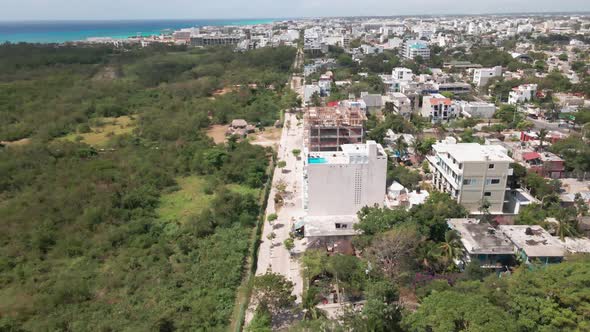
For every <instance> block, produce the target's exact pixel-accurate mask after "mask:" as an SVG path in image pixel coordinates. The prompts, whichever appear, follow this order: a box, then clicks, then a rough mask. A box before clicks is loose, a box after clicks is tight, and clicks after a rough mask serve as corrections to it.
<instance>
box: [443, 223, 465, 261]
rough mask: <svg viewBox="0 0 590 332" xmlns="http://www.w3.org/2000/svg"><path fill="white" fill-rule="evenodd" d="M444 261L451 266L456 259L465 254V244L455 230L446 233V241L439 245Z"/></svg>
mask: <svg viewBox="0 0 590 332" xmlns="http://www.w3.org/2000/svg"><path fill="white" fill-rule="evenodd" d="M439 248H440V250H441V256H442V259H443V261H444V262H445V263H446V264H447V265H449V264H450V262H452V261H453V260H454V259H456V258H459V257H461V254H462V253H463V244H462V243H461V236H460V235H459V233H458V232H457V231H455V230H450V231H447V232H446V233H445V240H444V241H443V242H441V243H440V244H439Z"/></svg>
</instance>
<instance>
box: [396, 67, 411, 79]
mask: <svg viewBox="0 0 590 332" xmlns="http://www.w3.org/2000/svg"><path fill="white" fill-rule="evenodd" d="M391 78H392V79H394V80H399V81H411V80H413V79H414V74H413V73H412V70H411V69H409V68H403V67H396V68H393V70H392V71H391Z"/></svg>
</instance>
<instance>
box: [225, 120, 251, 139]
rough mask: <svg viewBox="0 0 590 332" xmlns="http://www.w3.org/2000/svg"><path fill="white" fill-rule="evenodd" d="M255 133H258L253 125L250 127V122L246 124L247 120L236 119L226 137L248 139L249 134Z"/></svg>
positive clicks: (228, 129)
mask: <svg viewBox="0 0 590 332" xmlns="http://www.w3.org/2000/svg"><path fill="white" fill-rule="evenodd" d="M254 131H256V127H255V126H253V125H249V124H248V122H246V120H244V119H235V120H232V122H231V124H230V125H229V127H228V128H227V130H226V132H225V135H226V136H232V135H236V136H239V137H246V136H247V135H248V134H250V133H253V132H254Z"/></svg>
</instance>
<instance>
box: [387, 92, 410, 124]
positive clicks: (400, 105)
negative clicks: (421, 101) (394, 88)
mask: <svg viewBox="0 0 590 332" xmlns="http://www.w3.org/2000/svg"><path fill="white" fill-rule="evenodd" d="M384 101H385V109H386V110H387V111H392V112H395V113H397V114H399V115H401V116H403V117H404V118H407V119H409V118H410V117H411V115H412V109H413V107H412V101H411V100H410V98H408V97H407V96H406V95H405V94H403V93H401V92H392V93H390V94H388V95H387V96H385V99H384Z"/></svg>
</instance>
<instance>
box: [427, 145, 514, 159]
mask: <svg viewBox="0 0 590 332" xmlns="http://www.w3.org/2000/svg"><path fill="white" fill-rule="evenodd" d="M433 148H434V150H435V151H436V152H438V153H449V154H450V155H451V156H452V157H453V158H455V159H456V160H458V161H459V162H464V161H505V162H513V160H512V158H510V157H508V155H507V154H506V152H505V151H506V149H505V148H504V147H502V146H499V145H481V144H479V143H456V144H449V143H437V144H435V145H434V146H433Z"/></svg>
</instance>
